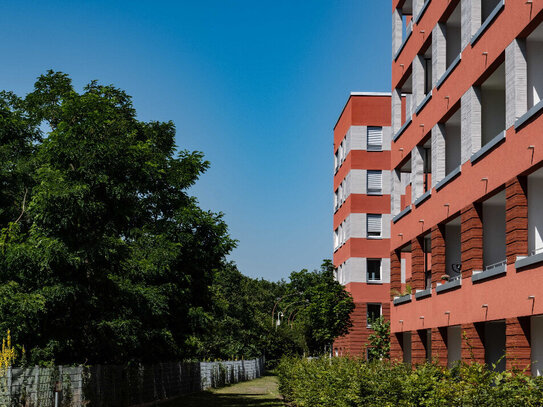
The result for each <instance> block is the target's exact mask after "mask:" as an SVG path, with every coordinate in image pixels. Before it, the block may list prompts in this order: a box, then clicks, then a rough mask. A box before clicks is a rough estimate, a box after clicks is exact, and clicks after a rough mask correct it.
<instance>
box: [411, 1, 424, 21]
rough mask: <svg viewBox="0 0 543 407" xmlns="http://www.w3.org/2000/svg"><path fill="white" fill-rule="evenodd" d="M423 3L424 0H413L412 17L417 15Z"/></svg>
mask: <svg viewBox="0 0 543 407" xmlns="http://www.w3.org/2000/svg"><path fill="white" fill-rule="evenodd" d="M423 5H424V0H413V18H415V17H416V16H418V15H419V12H420V10H421V9H422V6H423Z"/></svg>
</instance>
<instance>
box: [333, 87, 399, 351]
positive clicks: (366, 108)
mask: <svg viewBox="0 0 543 407" xmlns="http://www.w3.org/2000/svg"><path fill="white" fill-rule="evenodd" d="M390 100H391V97H390V93H351V95H350V97H349V99H348V101H347V104H346V105H345V107H344V109H343V112H342V113H341V116H340V118H339V119H338V121H337V123H336V126H335V127H334V161H335V169H334V171H335V175H334V265H335V266H336V267H337V275H336V277H337V279H338V281H339V282H340V283H342V284H344V285H345V286H346V288H347V290H348V291H349V292H351V294H352V296H353V299H354V302H355V304H356V308H355V311H354V313H353V321H354V327H353V330H352V331H351V333H350V334H349V335H347V336H346V337H344V338H340V339H339V340H338V341H337V342H336V343H335V344H334V351H335V354H336V355H345V354H350V355H363V354H364V352H365V349H366V348H365V344H366V343H367V337H368V334H369V333H370V332H371V330H370V328H369V321H371V320H372V318H374V317H376V316H379V315H381V314H383V315H384V316H385V317H386V318H387V319H388V318H389V317H390V258H389V255H390V220H391V215H390V193H391V185H390V180H391V175H390V168H391V167H390V162H391V161H390V143H391V138H392V132H391V128H390V103H391V102H390Z"/></svg>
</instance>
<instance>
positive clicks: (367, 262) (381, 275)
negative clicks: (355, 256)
mask: <svg viewBox="0 0 543 407" xmlns="http://www.w3.org/2000/svg"><path fill="white" fill-rule="evenodd" d="M374 261H375V262H377V261H378V262H379V278H378V279H372V278H370V267H369V265H370V262H374ZM382 279H383V259H366V281H367V282H368V283H380V282H381V281H382Z"/></svg>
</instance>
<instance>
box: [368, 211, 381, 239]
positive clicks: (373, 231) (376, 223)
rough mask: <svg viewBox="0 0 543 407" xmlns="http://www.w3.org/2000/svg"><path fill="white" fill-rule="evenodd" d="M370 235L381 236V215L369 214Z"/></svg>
mask: <svg viewBox="0 0 543 407" xmlns="http://www.w3.org/2000/svg"><path fill="white" fill-rule="evenodd" d="M368 237H381V215H372V214H368Z"/></svg>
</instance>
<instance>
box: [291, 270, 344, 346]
mask: <svg viewBox="0 0 543 407" xmlns="http://www.w3.org/2000/svg"><path fill="white" fill-rule="evenodd" d="M289 293H290V294H294V295H293V296H292V297H291V302H296V303H297V304H298V305H297V306H298V307H299V308H300V311H299V313H298V314H297V317H296V320H295V323H296V324H298V325H301V326H302V330H303V339H304V346H305V348H306V351H307V352H309V353H310V354H319V353H322V352H323V351H324V349H325V348H327V347H330V346H331V345H332V343H333V342H334V340H335V339H336V338H338V337H340V336H343V335H346V334H347V333H348V332H349V329H350V328H351V327H352V322H351V313H352V311H353V310H354V303H353V299H352V297H351V295H350V293H349V292H347V291H346V290H345V289H344V287H343V286H342V285H341V284H339V282H337V281H336V280H335V278H334V266H333V264H332V262H331V261H330V260H324V261H323V263H322V265H321V268H320V270H314V271H312V272H309V271H307V270H302V271H299V272H293V273H291V275H290V283H289Z"/></svg>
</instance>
